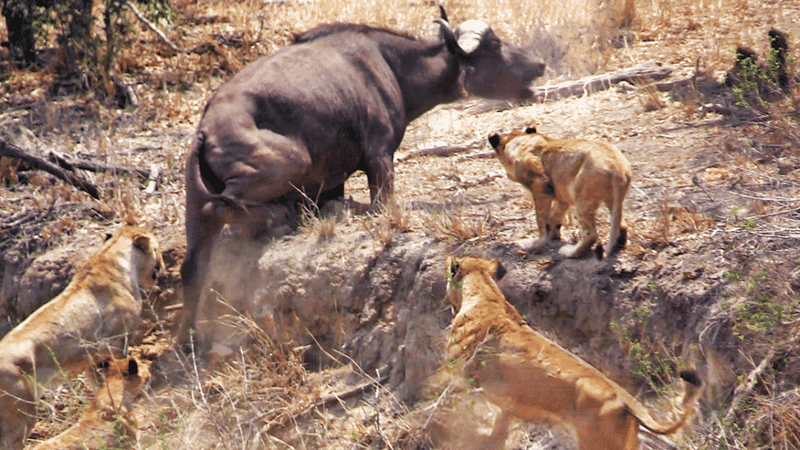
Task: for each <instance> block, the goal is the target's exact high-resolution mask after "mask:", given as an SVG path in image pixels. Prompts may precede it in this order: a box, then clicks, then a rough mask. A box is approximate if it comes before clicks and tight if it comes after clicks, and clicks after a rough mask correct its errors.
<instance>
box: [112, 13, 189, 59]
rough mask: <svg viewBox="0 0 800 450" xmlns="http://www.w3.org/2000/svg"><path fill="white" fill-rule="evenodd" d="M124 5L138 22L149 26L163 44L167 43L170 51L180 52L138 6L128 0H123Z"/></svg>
mask: <svg viewBox="0 0 800 450" xmlns="http://www.w3.org/2000/svg"><path fill="white" fill-rule="evenodd" d="M125 6H127V7H128V9H130V10H131V12H132V13H133V15H134V16H136V18H137V19H139V21H140V22H142V23H143V24H145V26H147V28H150V29H151V30H153V33H155V34H156V35H158V37H159V38H161V41H162V42H164V43H165V44H167V45H168V46H169V48H171V49H172V51H174V52H175V53H180V50H179V49H178V47H177V46H175V44H173V43H172V41H170V40H169V38H168V37H167V35H166V34H164V33H163V32H162V31H161V30H159V29H158V27H156V25H155V24H154V23H153V22H150V21H149V20H147V17H145V16H144V14H142V13H141V11H139V8H137V7H136V5H134V4H133V3H131V2H130V1H126V2H125Z"/></svg>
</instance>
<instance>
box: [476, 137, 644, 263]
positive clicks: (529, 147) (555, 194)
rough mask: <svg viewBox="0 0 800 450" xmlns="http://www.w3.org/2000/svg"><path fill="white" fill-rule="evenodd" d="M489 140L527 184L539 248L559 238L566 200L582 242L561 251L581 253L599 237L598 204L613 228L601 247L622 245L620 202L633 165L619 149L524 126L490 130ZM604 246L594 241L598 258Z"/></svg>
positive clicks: (613, 248)
mask: <svg viewBox="0 0 800 450" xmlns="http://www.w3.org/2000/svg"><path fill="white" fill-rule="evenodd" d="M489 143H490V144H491V145H492V147H494V150H495V153H496V154H497V159H499V160H500V162H501V163H502V164H503V167H504V168H505V169H506V173H507V174H508V177H509V178H510V179H511V180H513V181H516V182H518V183H520V184H522V185H523V186H525V187H526V188H527V189H528V190H529V191H530V192H531V195H532V196H533V204H534V207H535V208H536V222H537V225H538V227H539V240H538V242H537V244H536V246H535V250H536V252H541V251H542V249H543V248H544V246H545V245H547V242H548V240H549V239H553V240H559V239H560V238H561V225H562V224H563V221H564V215H565V214H566V212H567V210H568V209H569V207H570V205H575V213H576V214H575V215H576V216H577V219H578V225H579V226H580V229H581V238H580V241H579V242H578V243H577V244H575V245H565V246H563V247H561V249H559V254H561V255H564V256H567V257H570V258H580V257H582V256H583V255H585V254H586V252H587V251H588V250H589V249H590V248H591V247H592V245H593V244H594V243H595V241H596V240H597V228H596V224H595V214H596V213H597V208H598V207H599V206H600V203H605V204H606V206H607V207H608V209H609V211H610V212H611V230H610V232H609V235H608V243H607V244H606V248H605V251H606V253H607V254H609V255H610V254H612V253H614V252H616V251H618V250H619V249H621V248H622V247H624V246H625V241H626V240H627V228H626V226H625V221H624V219H623V218H622V202H623V201H624V200H625V194H627V192H628V187H629V186H630V184H631V177H632V172H631V165H630V163H629V162H628V160H627V158H625V156H624V155H623V154H622V152H620V151H619V149H618V148H617V147H615V146H613V145H611V144H609V143H607V142H604V141H599V140H589V139H555V138H551V137H549V136H545V135H543V134H540V133H537V132H536V128H534V127H528V128H527V129H526V130H524V131H516V132H512V133H508V134H504V135H499V134H492V135H491V136H489ZM602 250H603V248H602V247H600V246H598V247H597V253H598V257H602Z"/></svg>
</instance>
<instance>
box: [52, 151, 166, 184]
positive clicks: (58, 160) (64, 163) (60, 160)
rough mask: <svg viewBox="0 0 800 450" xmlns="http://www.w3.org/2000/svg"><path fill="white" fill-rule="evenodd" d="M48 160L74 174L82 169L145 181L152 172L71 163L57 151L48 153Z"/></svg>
mask: <svg viewBox="0 0 800 450" xmlns="http://www.w3.org/2000/svg"><path fill="white" fill-rule="evenodd" d="M48 158H49V159H50V161H51V162H53V163H55V164H58V165H59V166H60V167H61V168H63V169H65V170H69V171H73V172H74V171H75V169H81V170H88V171H89V172H112V173H125V174H128V175H132V176H135V177H139V178H141V179H143V180H147V179H149V178H150V174H151V171H150V170H147V169H139V168H136V167H123V166H114V165H109V164H100V163H94V162H90V161H86V160H83V159H80V160H74V161H70V160H68V159H67V158H66V157H65V156H64V155H63V154H61V153H59V152H56V151H55V150H50V151H49V152H48ZM156 175H157V174H156Z"/></svg>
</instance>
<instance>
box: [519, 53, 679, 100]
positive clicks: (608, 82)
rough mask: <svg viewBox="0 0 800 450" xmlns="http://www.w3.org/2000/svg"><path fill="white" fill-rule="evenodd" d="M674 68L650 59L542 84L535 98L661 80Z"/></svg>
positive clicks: (540, 98) (534, 93)
mask: <svg viewBox="0 0 800 450" xmlns="http://www.w3.org/2000/svg"><path fill="white" fill-rule="evenodd" d="M671 73H672V68H671V67H669V66H665V65H663V64H662V63H661V62H658V61H648V62H646V63H644V64H639V65H638V66H633V67H629V68H626V69H619V70H615V71H613V72H608V73H604V74H600V75H592V76H588V77H583V78H581V79H579V80H575V81H565V82H563V83H558V84H554V85H550V86H540V87H536V88H534V89H533V98H534V100H536V101H545V100H558V99H560V98H564V97H569V96H572V95H583V94H591V93H592V92H597V91H602V90H604V89H608V88H610V87H611V86H614V85H616V84H618V83H621V82H623V81H627V82H628V83H643V82H645V81H650V80H660V79H663V78H666V77H668V76H669V74H671Z"/></svg>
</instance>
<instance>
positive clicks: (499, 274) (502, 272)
mask: <svg viewBox="0 0 800 450" xmlns="http://www.w3.org/2000/svg"><path fill="white" fill-rule="evenodd" d="M506 273H508V271H507V270H506V268H505V266H503V263H501V262H500V261H499V260H498V261H497V268H496V269H495V271H494V279H495V280H497V281H500V280H502V279H503V277H504V276H506Z"/></svg>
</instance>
